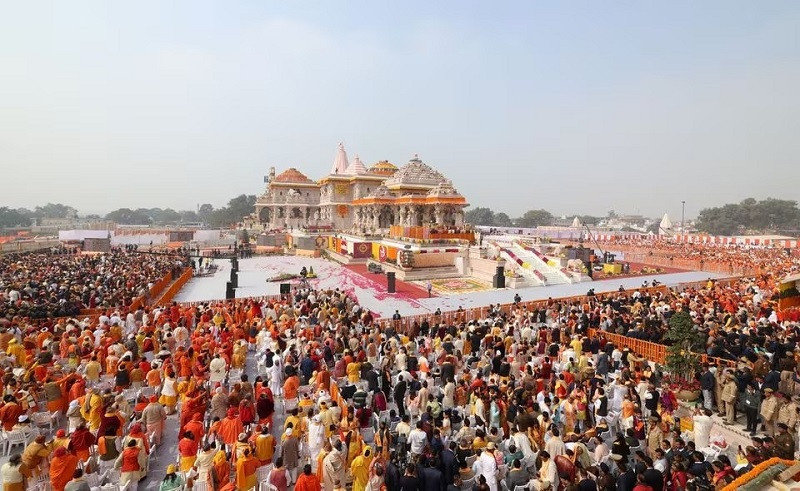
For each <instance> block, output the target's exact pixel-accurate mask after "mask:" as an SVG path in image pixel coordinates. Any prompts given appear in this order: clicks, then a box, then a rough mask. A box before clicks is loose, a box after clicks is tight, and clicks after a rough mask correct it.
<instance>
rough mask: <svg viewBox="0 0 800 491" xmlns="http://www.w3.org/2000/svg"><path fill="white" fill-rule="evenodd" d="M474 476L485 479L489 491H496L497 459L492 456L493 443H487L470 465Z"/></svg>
mask: <svg viewBox="0 0 800 491" xmlns="http://www.w3.org/2000/svg"><path fill="white" fill-rule="evenodd" d="M472 470H473V472H475V475H476V476H477V475H481V476H483V477H484V478H486V484H487V485H488V486H489V491H497V459H496V458H495V456H494V443H493V442H489V443H487V444H486V447H485V448H484V449H483V452H482V453H481V456H480V457H478V459H477V460H475V463H474V464H472Z"/></svg>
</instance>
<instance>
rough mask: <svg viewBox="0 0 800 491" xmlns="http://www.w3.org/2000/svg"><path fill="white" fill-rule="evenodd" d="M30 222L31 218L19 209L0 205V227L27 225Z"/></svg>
mask: <svg viewBox="0 0 800 491" xmlns="http://www.w3.org/2000/svg"><path fill="white" fill-rule="evenodd" d="M30 224H31V219H30V218H29V217H26V216H25V215H24V214H22V213H20V212H19V210H12V209H11V208H8V207H6V206H3V207H0V228H10V227H27V226H29V225H30Z"/></svg>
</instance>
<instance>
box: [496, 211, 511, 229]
mask: <svg viewBox="0 0 800 491" xmlns="http://www.w3.org/2000/svg"><path fill="white" fill-rule="evenodd" d="M494 226H495V227H513V226H514V222H513V221H512V220H511V217H509V216H508V215H507V214H505V213H503V212H500V213H498V214H496V215H495V216H494Z"/></svg>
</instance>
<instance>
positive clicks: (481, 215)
mask: <svg viewBox="0 0 800 491" xmlns="http://www.w3.org/2000/svg"><path fill="white" fill-rule="evenodd" d="M464 221H466V222H467V223H471V224H472V225H483V226H486V227H491V226H494V225H496V224H495V216H494V212H493V211H492V210H490V209H489V208H480V207H478V208H472V209H470V210H467V212H466V213H464Z"/></svg>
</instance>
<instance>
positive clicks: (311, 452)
mask: <svg viewBox="0 0 800 491" xmlns="http://www.w3.org/2000/svg"><path fill="white" fill-rule="evenodd" d="M324 445H325V427H324V426H323V425H322V418H321V417H320V415H319V414H317V415H315V416H314V417H313V418H311V421H309V422H308V457H309V458H311V459H315V458H316V457H317V455H319V453H320V451H322V447H323V446H324Z"/></svg>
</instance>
